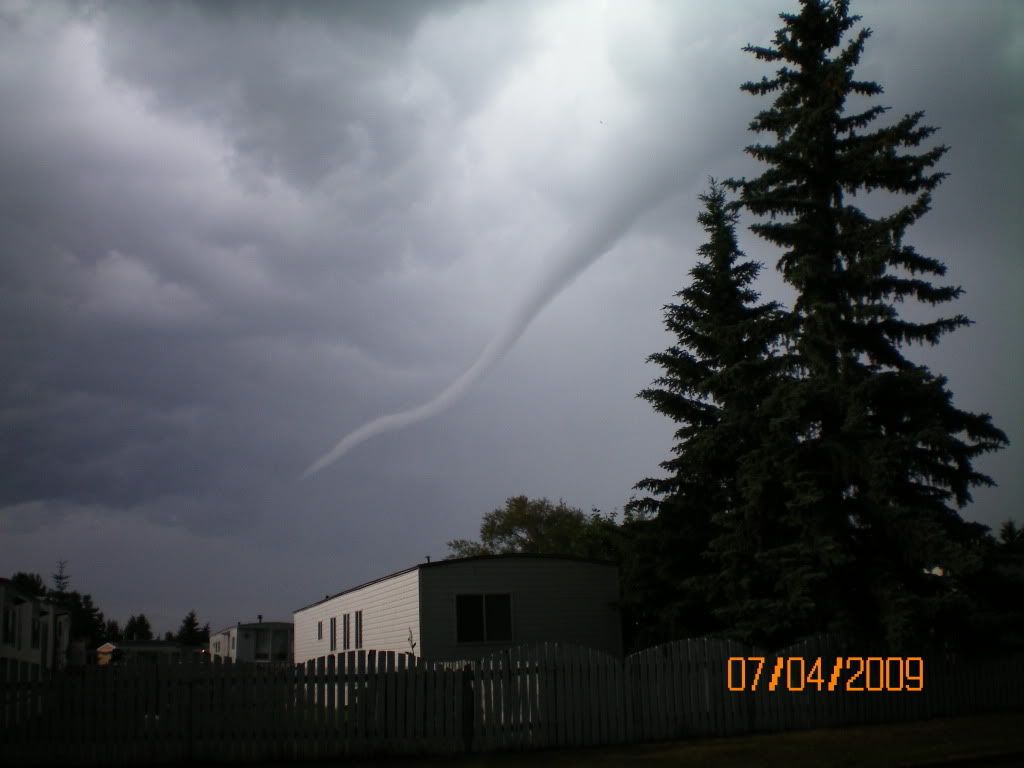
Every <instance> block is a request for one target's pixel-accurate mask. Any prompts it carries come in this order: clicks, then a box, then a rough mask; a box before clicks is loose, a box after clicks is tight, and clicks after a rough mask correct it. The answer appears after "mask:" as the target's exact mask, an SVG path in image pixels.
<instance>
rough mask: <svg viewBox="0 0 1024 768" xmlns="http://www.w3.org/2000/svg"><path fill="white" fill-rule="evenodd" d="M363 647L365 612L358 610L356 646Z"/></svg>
mask: <svg viewBox="0 0 1024 768" xmlns="http://www.w3.org/2000/svg"><path fill="white" fill-rule="evenodd" d="M362 647H363V612H362V611H356V648H362Z"/></svg>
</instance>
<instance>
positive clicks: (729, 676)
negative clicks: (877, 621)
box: [0, 637, 1024, 766]
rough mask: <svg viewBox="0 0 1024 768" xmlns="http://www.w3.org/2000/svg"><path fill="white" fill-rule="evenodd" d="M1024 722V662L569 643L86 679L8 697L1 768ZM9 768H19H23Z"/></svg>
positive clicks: (2, 684) (705, 644)
mask: <svg viewBox="0 0 1024 768" xmlns="http://www.w3.org/2000/svg"><path fill="white" fill-rule="evenodd" d="M1014 708H1024V656H1021V655H1016V656H1004V657H986V658H955V657H953V656H944V657H925V658H920V657H892V656H885V655H877V656H871V655H859V656H858V655H853V654H852V653H851V651H850V650H849V649H848V648H847V647H845V646H844V645H843V643H842V642H841V641H840V640H839V639H837V638H829V637H820V638H814V639H812V640H808V641H806V642H804V643H801V644H799V645H796V646H793V647H791V648H788V649H786V650H784V651H780V652H776V653H773V654H768V653H764V652H762V651H758V650H757V649H755V648H749V647H747V646H743V645H740V644H738V643H734V642H730V641H726V640H720V639H712V638H697V639H691V640H681V641H676V642H672V643H668V644H666V645H660V646H657V647H654V648H649V649H647V650H644V651H641V652H639V653H635V654H632V655H630V656H627V657H626V658H625V659H618V658H615V657H612V656H608V655H606V654H604V653H601V652H598V651H594V650H590V649H586V648H579V647H575V646H566V645H558V644H551V643H549V644H541V645H533V646H521V647H517V648H512V649H510V650H507V651H502V652H498V653H495V654H493V655H491V656H488V657H486V658H482V659H473V660H467V661H463V662H443V663H442V662H428V661H425V660H423V659H418V658H416V657H413V656H411V655H409V654H403V653H395V652H392V651H386V652H385V651H382V652H374V651H358V652H348V653H343V654H337V655H332V656H327V657H322V658H320V659H318V660H316V661H315V662H314V661H310V662H308V663H306V664H304V665H299V666H292V665H279V664H234V665H232V664H219V663H213V664H210V663H206V664H160V663H156V664H147V665H134V666H133V665H124V666H110V667H86V668H82V669H78V670H72V671H68V672H66V673H64V674H61V675H59V676H54V677H52V678H50V679H42V680H40V679H27V680H8V681H0V757H2V758H5V759H4V760H2V761H0V762H4V763H5V764H10V765H14V764H17V765H47V764H50V765H61V766H72V765H91V764H103V765H110V764H130V763H145V762H154V763H155V762H170V761H187V760H240V761H244V760H266V759H273V760H285V759H310V758H312V759H315V758H323V757H333V756H341V755H351V754H370V753H399V754H403V753H435V754H448V753H455V752H465V751H476V752H487V751H493V750H528V749H538V748H552V747H570V746H597V745H604V744H626V743H633V742H641V741H650V740H658V739H675V738H687V737H695V736H696V737H699V736H722V735H734V734H741V733H751V732H757V731H781V730H790V729H801V728H820V727H835V726H841V725H848V724H855V723H871V722H888V721H896V720H914V719H923V718H928V717H936V716H952V715H961V714H976V713H981V712H987V711H994V710H999V709H1014ZM7 758H11V759H10V760H8V759H7Z"/></svg>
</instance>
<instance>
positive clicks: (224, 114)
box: [0, 2, 1024, 628]
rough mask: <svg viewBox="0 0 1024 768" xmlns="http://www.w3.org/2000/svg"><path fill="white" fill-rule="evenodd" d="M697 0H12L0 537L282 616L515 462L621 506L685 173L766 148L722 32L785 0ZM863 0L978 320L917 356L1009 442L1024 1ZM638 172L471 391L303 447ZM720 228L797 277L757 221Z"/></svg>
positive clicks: (524, 283) (449, 373)
mask: <svg viewBox="0 0 1024 768" xmlns="http://www.w3.org/2000/svg"><path fill="white" fill-rule="evenodd" d="M703 5H704V4H697V3H693V4H663V5H659V4H645V3H630V4H621V5H617V4H611V5H610V6H608V7H598V6H593V5H588V4H587V3H572V2H570V3H538V4H532V3H531V4H527V3H522V4H521V3H515V4H501V5H498V4H482V3H473V2H466V3H461V2H454V3H439V4H425V3H351V4H346V3H325V4H322V5H309V4H295V5H285V4H278V3H267V4H263V3H237V4H236V3H231V4H225V3H215V4H210V3H201V4H192V3H184V2H175V3H160V4H140V3H124V4H96V5H92V6H69V8H65V9H62V7H61V6H56V5H47V6H40V5H32V4H20V5H15V4H11V5H5V6H4V7H3V11H2V13H0V51H2V53H0V103H2V104H3V105H4V109H5V115H4V120H3V121H0V253H2V258H0V322H2V323H3V326H4V328H5V333H4V334H2V335H0V359H2V360H3V361H4V363H5V365H4V373H5V375H4V376H3V377H2V380H0V428H2V430H3V434H4V436H5V439H4V440H3V441H0V460H2V461H3V463H4V467H5V474H4V480H3V482H2V483H0V530H2V532H3V534H2V536H0V560H3V561H4V562H5V563H9V564H10V565H11V567H10V568H8V570H12V569H29V570H38V571H42V572H43V573H44V574H46V573H48V572H49V571H50V570H51V569H52V567H53V563H54V562H55V561H56V560H57V559H61V558H63V559H69V560H71V563H72V572H73V573H74V574H76V578H77V579H78V580H79V587H80V588H82V589H86V590H89V591H92V592H93V593H94V595H95V596H96V597H97V598H98V599H99V602H100V604H101V606H103V607H104V609H105V610H107V611H108V613H112V614H113V615H114V616H117V617H120V618H122V619H123V618H124V617H125V616H126V615H127V612H132V611H137V610H147V611H151V610H152V611H154V612H155V611H156V610H157V609H155V607H154V606H155V605H157V604H162V605H163V607H162V608H160V609H159V610H160V611H162V613H161V614H160V615H159V616H158V624H160V625H161V626H162V625H163V624H165V623H166V624H167V626H166V628H170V625H171V623H172V622H176V621H177V620H179V619H180V616H181V615H183V614H184V612H185V611H187V610H188V609H189V608H192V607H197V608H199V609H200V614H201V615H202V616H203V617H204V618H209V619H210V620H211V621H212V622H213V623H214V624H221V623H228V622H231V621H235V620H237V619H241V618H245V617H246V616H248V615H250V614H251V615H254V614H255V613H257V612H261V613H264V614H265V615H268V616H269V615H270V614H272V613H275V612H276V613H277V614H278V615H280V616H282V617H285V618H287V616H288V614H287V610H288V609H290V608H294V607H295V606H297V605H301V604H305V603H306V602H308V600H309V598H310V595H317V594H321V593H323V592H326V591H334V590H337V589H341V588H343V587H345V586H346V585H348V584H350V583H354V582H357V581H361V580H364V579H366V578H372V577H373V576H376V575H379V573H380V572H381V571H385V570H388V569H391V568H397V567H401V566H403V565H408V564H409V562H411V561H415V560H418V559H420V558H421V557H423V556H424V555H426V554H432V555H434V556H439V555H441V554H443V551H444V542H445V541H446V540H447V539H450V538H455V537H462V536H469V535H472V534H473V533H474V532H475V530H476V528H477V526H478V525H479V520H480V516H481V514H482V513H484V512H486V511H488V510H489V509H491V508H493V507H496V506H500V505H501V503H502V501H503V499H504V498H505V497H506V496H508V495H513V494H517V493H527V494H530V495H536V496H539V495H548V496H551V497H553V498H557V497H564V498H565V499H566V501H568V502H569V503H571V504H575V505H579V506H582V507H584V508H589V506H590V505H592V504H594V505H597V506H599V507H602V508H603V509H605V510H610V509H612V508H613V507H616V506H620V505H621V504H622V503H623V502H624V501H625V500H626V499H627V498H628V495H629V493H630V487H631V485H632V484H633V483H634V482H635V481H636V480H637V479H639V478H640V477H643V476H644V475H646V474H649V473H650V472H652V471H656V466H657V462H659V461H661V460H663V459H664V458H665V457H666V456H667V451H668V448H669V445H670V442H671V433H672V429H671V425H669V424H667V423H665V422H664V420H663V419H661V418H660V417H658V416H657V415H656V414H654V413H652V412H651V410H650V409H649V408H648V407H647V406H646V404H644V403H642V402H639V401H637V400H636V399H635V397H634V395H635V393H636V392H637V391H638V390H639V389H641V388H642V387H644V386H646V385H647V384H648V383H649V382H650V380H651V379H652V378H653V377H654V376H655V375H656V373H657V372H656V371H655V370H653V369H652V368H650V367H649V366H646V365H645V364H644V363H643V360H644V358H645V357H646V356H647V355H648V354H650V353H651V352H653V351H655V350H657V349H659V348H663V347H664V346H665V345H666V343H667V342H668V339H667V337H666V336H665V335H664V333H663V331H662V329H661V325H660V323H661V318H660V307H661V305H662V304H663V303H665V302H666V301H669V300H671V296H672V293H673V292H674V291H676V290H678V289H679V288H680V287H682V284H683V282H684V280H685V278H686V273H687V270H688V269H689V268H690V266H691V265H692V262H693V258H694V257H693V254H694V251H695V249H696V246H697V245H698V244H699V242H700V238H701V234H700V232H699V231H698V230H697V228H696V226H695V223H694V218H695V215H696V194H697V193H698V192H700V191H701V189H702V188H703V186H704V183H705V178H706V176H707V175H708V174H714V175H716V176H719V177H724V176H729V175H738V174H750V173H756V170H757V169H756V166H753V165H752V164H751V163H750V161H749V160H747V159H746V158H745V157H744V156H743V154H742V152H741V148H742V147H743V146H744V145H745V144H748V143H750V141H751V139H752V137H751V136H750V135H749V134H748V133H747V132H746V125H747V123H748V122H749V120H750V118H751V117H752V115H753V114H754V112H755V110H756V109H757V107H758V104H757V101H756V100H755V99H752V98H751V97H749V96H746V95H743V94H741V93H740V92H739V90H738V84H739V83H740V82H742V81H743V80H746V79H750V78H752V77H753V78H757V77H760V76H761V75H762V74H764V71H763V68H761V67H760V66H759V65H758V64H757V63H756V62H754V61H753V60H752V58H751V57H749V56H748V55H746V54H743V53H741V52H740V50H739V49H740V48H741V47H742V46H743V45H744V44H746V43H748V42H754V43H763V42H766V41H767V40H768V39H769V38H770V35H771V32H772V30H773V29H774V28H775V26H776V25H777V18H776V13H777V11H778V10H779V6H778V4H777V3H757V4H753V3H750V4H739V3H736V4H727V5H725V7H723V8H717V7H716V9H715V10H714V11H713V12H712V11H710V10H707V9H705V8H704V7H703ZM862 5H863V7H860V6H856V8H857V10H859V11H860V12H861V13H863V15H864V16H865V21H866V22H867V23H868V24H869V25H870V26H872V27H873V28H874V29H875V30H876V34H875V37H874V38H872V40H871V41H870V42H869V45H868V52H867V54H866V56H865V61H864V68H865V72H864V74H865V76H868V77H874V78H877V79H878V80H880V81H881V82H883V84H885V86H886V94H885V96H884V98H883V102H884V103H887V104H890V105H891V106H892V107H893V113H892V114H893V115H897V114H902V113H904V112H907V111H913V110H916V109H925V110H927V112H928V119H929V121H930V122H933V123H935V124H937V125H939V126H940V127H941V128H942V133H941V140H942V141H945V142H947V143H949V144H950V145H951V146H952V148H953V149H952V151H951V152H950V154H949V157H948V159H947V160H948V162H946V164H945V165H946V167H945V169H946V170H950V171H951V173H952V175H951V177H950V179H949V180H947V182H946V183H945V184H943V185H942V187H940V189H939V190H938V192H937V194H936V200H935V213H934V214H932V215H931V216H929V217H925V220H924V221H923V222H922V224H921V225H920V226H919V227H917V228H915V231H913V232H912V237H913V238H914V242H915V244H917V245H918V247H919V249H920V250H921V251H922V252H923V253H927V254H928V255H934V256H936V257H937V258H940V259H942V260H944V261H946V262H947V263H948V264H949V266H950V275H949V278H950V281H951V282H954V283H958V284H963V285H964V287H965V289H966V290H967V295H966V297H965V299H964V301H963V302H962V304H963V306H958V307H957V308H956V310H957V311H964V312H966V313H967V314H969V315H971V316H972V317H974V318H975V319H976V320H977V325H976V326H975V327H973V328H971V329H968V330H966V331H963V332H961V333H960V334H956V335H955V336H954V337H951V339H950V340H949V341H948V342H947V343H945V344H943V345H942V346H941V347H940V348H938V349H936V350H927V351H921V353H920V354H921V356H922V358H927V360H926V361H927V362H929V363H930V364H932V365H933V366H934V367H935V368H936V369H937V370H940V371H942V372H944V373H948V374H949V375H950V379H951V383H952V386H953V389H954V392H955V393H956V395H957V400H958V403H959V404H960V405H961V406H962V407H969V408H972V409H975V410H991V411H992V412H993V415H994V417H995V420H996V422H997V423H998V424H999V425H1000V426H1002V427H1003V428H1004V429H1006V430H1007V431H1009V432H1010V436H1011V439H1014V440H1016V439H1017V438H1018V436H1019V435H1020V434H1021V432H1022V425H1024V412H1022V406H1021V405H1020V399H1019V398H1018V397H1017V396H1016V393H1015V392H1014V391H1012V390H1013V388H1014V386H1015V382H1017V381H1019V380H1020V379H1021V378H1022V376H1024V370H1021V362H1020V358H1019V355H1018V354H1017V350H1018V349H1019V348H1020V347H1021V345H1022V339H1021V332H1020V329H1021V317H1020V310H1019V302H1017V301H1015V300H1014V296H1013V295H1012V291H1013V289H1014V287H1015V286H1016V285H1019V284H1020V282H1021V280H1022V279H1024V275H1022V274H1021V261H1020V259H1019V255H1018V250H1019V249H1017V248H1016V246H1015V243H1016V242H1019V240H1020V234H1021V232H1020V224H1019V220H1018V217H1017V214H1016V206H1015V204H1014V201H1015V200H1019V199H1020V197H1021V193H1022V189H1021V184H1022V182H1021V178H1022V174H1021V173H1020V170H1021V169H1020V168H1019V163H1020V160H1019V158H1021V157H1024V151H1020V149H1021V148H1020V141H1021V139H1020V136H1021V135H1022V133H1024V131H1022V130H1021V129H1022V127H1024V116H1022V111H1021V106H1022V105H1021V103H1020V101H1021V100H1020V99H1019V98H1017V97H1015V96H1014V94H1015V93H1017V92H1018V91H1017V90H1015V87H1016V86H1015V84H1016V83H1019V82H1020V79H1021V77H1022V64H1024V53H1022V51H1024V47H1022V46H1021V44H1020V41H1019V32H1017V31H1016V30H1019V29H1020V28H1021V23H1020V21H1021V19H1020V13H1021V12H1020V10H1019V7H1018V6H1017V5H1015V4H1013V3H1003V4H1000V3H991V4H986V5H985V9H986V12H985V13H981V12H975V11H974V10H973V9H974V5H970V6H968V5H966V4H958V3H950V4H928V6H927V7H928V8H929V9H936V10H934V12H929V13H928V14H923V13H910V12H908V11H905V10H902V6H896V5H892V4H889V3H867V2H865V3H863V4H862ZM909 7H914V6H913V5H911V6H909ZM981 118H984V119H981ZM1014 148H1016V149H1017V151H1016V152H1014V151H1011V150H1013V149H1014ZM652 168H654V169H656V170H658V171H659V172H662V173H665V174H667V175H668V176H669V178H671V179H672V181H671V182H670V183H667V184H665V185H664V188H663V189H659V194H658V195H654V196H652V197H651V199H649V200H647V201H645V204H644V205H643V206H640V207H641V208H644V209H645V210H643V211H639V215H638V219H637V221H636V222H635V223H634V224H633V225H632V226H631V227H630V228H628V230H627V228H626V227H625V226H622V227H620V229H622V230H623V231H622V232H621V233H618V234H617V236H619V235H621V237H620V239H618V240H617V241H616V244H615V246H614V247H613V248H612V250H611V252H610V253H608V254H607V255H605V256H604V257H603V258H602V259H601V260H600V261H598V262H597V263H596V264H594V265H593V266H591V267H589V268H588V269H586V270H585V271H583V272H582V273H581V274H580V275H578V276H577V277H576V279H575V282H574V283H573V284H572V285H571V286H570V287H569V288H568V289H567V290H566V291H565V292H563V293H562V294H561V295H559V296H558V298H557V300H556V301H554V302H553V303H551V304H550V305H549V306H547V307H546V308H545V309H544V310H543V312H541V313H540V314H539V315H538V316H537V317H536V318H535V319H534V320H533V321H532V325H530V327H529V329H528V331H527V332H526V333H525V334H524V335H523V336H522V338H521V339H520V340H519V341H518V343H517V344H516V346H514V347H513V348H512V349H511V351H510V352H509V356H508V357H507V358H506V359H505V360H504V361H503V362H502V363H501V364H500V365H497V366H496V367H495V368H493V369H492V370H491V372H490V373H488V374H487V375H486V376H484V377H482V378H481V379H480V380H479V381H478V382H477V383H476V387H475V388H474V389H471V390H469V391H467V392H466V393H465V398H464V399H463V400H462V401H460V402H459V404H458V407H455V408H452V409H451V410H450V411H447V412H446V413H445V414H443V415H442V416H439V417H438V418H437V419H435V420H433V421H429V422H425V423H423V424H420V425H417V426H414V427H412V428H410V429H408V430H407V431H405V432H402V433H394V434H392V435H390V436H387V437H386V438H384V437H382V438H381V439H379V440H377V441H374V442H371V443H367V444H366V445H364V446H361V447H360V450H359V451H357V452H353V453H352V454H351V455H349V456H346V457H345V459H344V460H343V461H340V462H338V463H337V464H335V465H333V466H332V467H331V468H330V469H329V470H328V471H325V472H323V473H321V474H320V475H318V476H317V477H316V478H314V480H313V481H312V482H309V483H302V484H299V483H297V482H296V481H295V477H296V474H297V473H298V472H299V471H301V469H302V468H303V467H304V466H305V465H306V464H308V462H309V461H310V460H311V459H312V458H313V457H315V456H316V455H318V452H320V451H322V450H323V449H324V448H325V447H327V446H329V445H331V444H333V442H334V441H335V440H336V439H337V437H338V436H339V435H340V434H343V433H344V432H345V431H347V430H350V429H354V428H356V427H358V426H359V425H360V424H362V423H365V422H366V421H368V420H371V419H373V418H374V417H377V416H379V415H381V414H384V413H388V412H391V411H394V410H401V409H403V408H407V407H410V406H413V405H415V404H417V403H418V402H422V401H423V400H424V399H425V398H426V397H429V396H430V395H431V394H433V393H435V392H438V391H440V390H441V389H443V388H444V386H445V385H446V384H447V383H449V382H450V381H451V380H452V379H454V378H455V377H456V376H457V375H458V374H459V372H460V371H462V370H464V369H465V368H466V367H467V366H468V365H469V364H470V363H471V362H472V360H473V359H474V358H475V357H476V356H477V355H478V354H479V353H480V351H481V350H482V349H483V348H484V347H485V345H486V344H487V343H488V341H489V340H490V339H492V338H493V337H494V336H495V334H497V333H498V332H499V331H500V330H501V329H502V328H503V327H507V324H508V323H509V322H510V318H513V317H514V313H515V311H516V308H517V307H518V306H521V305H522V303H523V302H524V301H525V300H526V298H527V297H529V296H530V294H531V291H536V290H537V285H538V282H539V281H540V280H541V279H542V278H543V277H544V276H545V275H549V274H551V272H552V271H553V270H557V269H558V268H559V266H560V265H559V264H552V263H549V262H548V261H547V259H548V258H549V255H550V254H553V253H557V252H558V251H557V249H556V248H555V245H556V243H558V242H559V239H560V238H562V237H565V236H567V234H568V235H570V236H571V233H572V232H574V231H575V232H579V231H584V230H585V229H586V228H587V227H588V226H589V225H591V224H594V223H595V222H594V221H593V218H594V217H595V216H596V215H598V213H599V212H600V211H603V210H629V209H630V205H631V204H637V205H639V203H638V202H637V201H638V200H639V194H638V193H635V190H637V189H641V188H643V184H642V182H644V179H645V178H646V170H645V169H647V170H650V169H652ZM616 206H618V208H616ZM596 223H597V224H601V222H596ZM743 245H744V247H745V248H746V250H747V251H748V254H749V255H751V256H752V257H755V258H761V259H763V260H764V261H765V262H766V264H767V268H766V271H765V275H764V279H763V280H762V289H763V291H764V292H765V293H766V294H767V295H769V296H771V297H779V298H782V299H786V298H787V292H786V289H785V288H784V287H783V286H782V285H781V283H780V281H779V279H778V277H777V275H775V273H774V271H773V269H772V266H773V265H774V261H775V258H777V254H772V253H770V252H768V251H766V250H765V249H764V247H763V246H762V245H761V244H760V243H758V242H756V241H754V240H753V239H752V238H750V237H749V235H748V234H747V233H744V234H743ZM1020 456H1021V453H1020V452H1019V449H1018V448H1016V446H1014V448H1011V450H1009V451H1006V452H1004V453H1003V454H1001V455H1000V456H998V457H995V458H993V459H987V460H986V462H985V464H984V466H983V468H984V469H986V470H987V471H989V472H990V473H992V474H993V475H994V476H996V479H997V480H998V481H999V482H1000V483H1001V484H1002V487H1001V488H1000V489H998V491H983V492H981V493H979V494H978V496H979V503H978V504H977V505H976V507H975V508H973V509H972V510H971V512H970V515H973V516H976V517H978V518H980V519H982V520H984V521H985V522H988V523H993V522H996V521H997V520H998V519H1000V518H1001V517H1005V516H1007V515H1009V514H1014V513H1016V511H1017V510H1018V509H1019V500H1020V498H1021V495H1022V493H1024V488H1022V486H1021V481H1020V480H1018V479H1016V478H1017V475H1016V473H1015V472H1014V471H1013V470H1014V468H1015V466H1017V465H1019V464H1020ZM0 575H3V574H0ZM126 581H130V582H132V584H131V585H130V587H129V585H126V584H125V582H126Z"/></svg>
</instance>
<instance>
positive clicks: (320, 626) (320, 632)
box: [316, 621, 324, 640]
mask: <svg viewBox="0 0 1024 768" xmlns="http://www.w3.org/2000/svg"><path fill="white" fill-rule="evenodd" d="M316 639H317V640H323V639H324V623H323V622H322V621H318V622H317V623H316Z"/></svg>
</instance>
